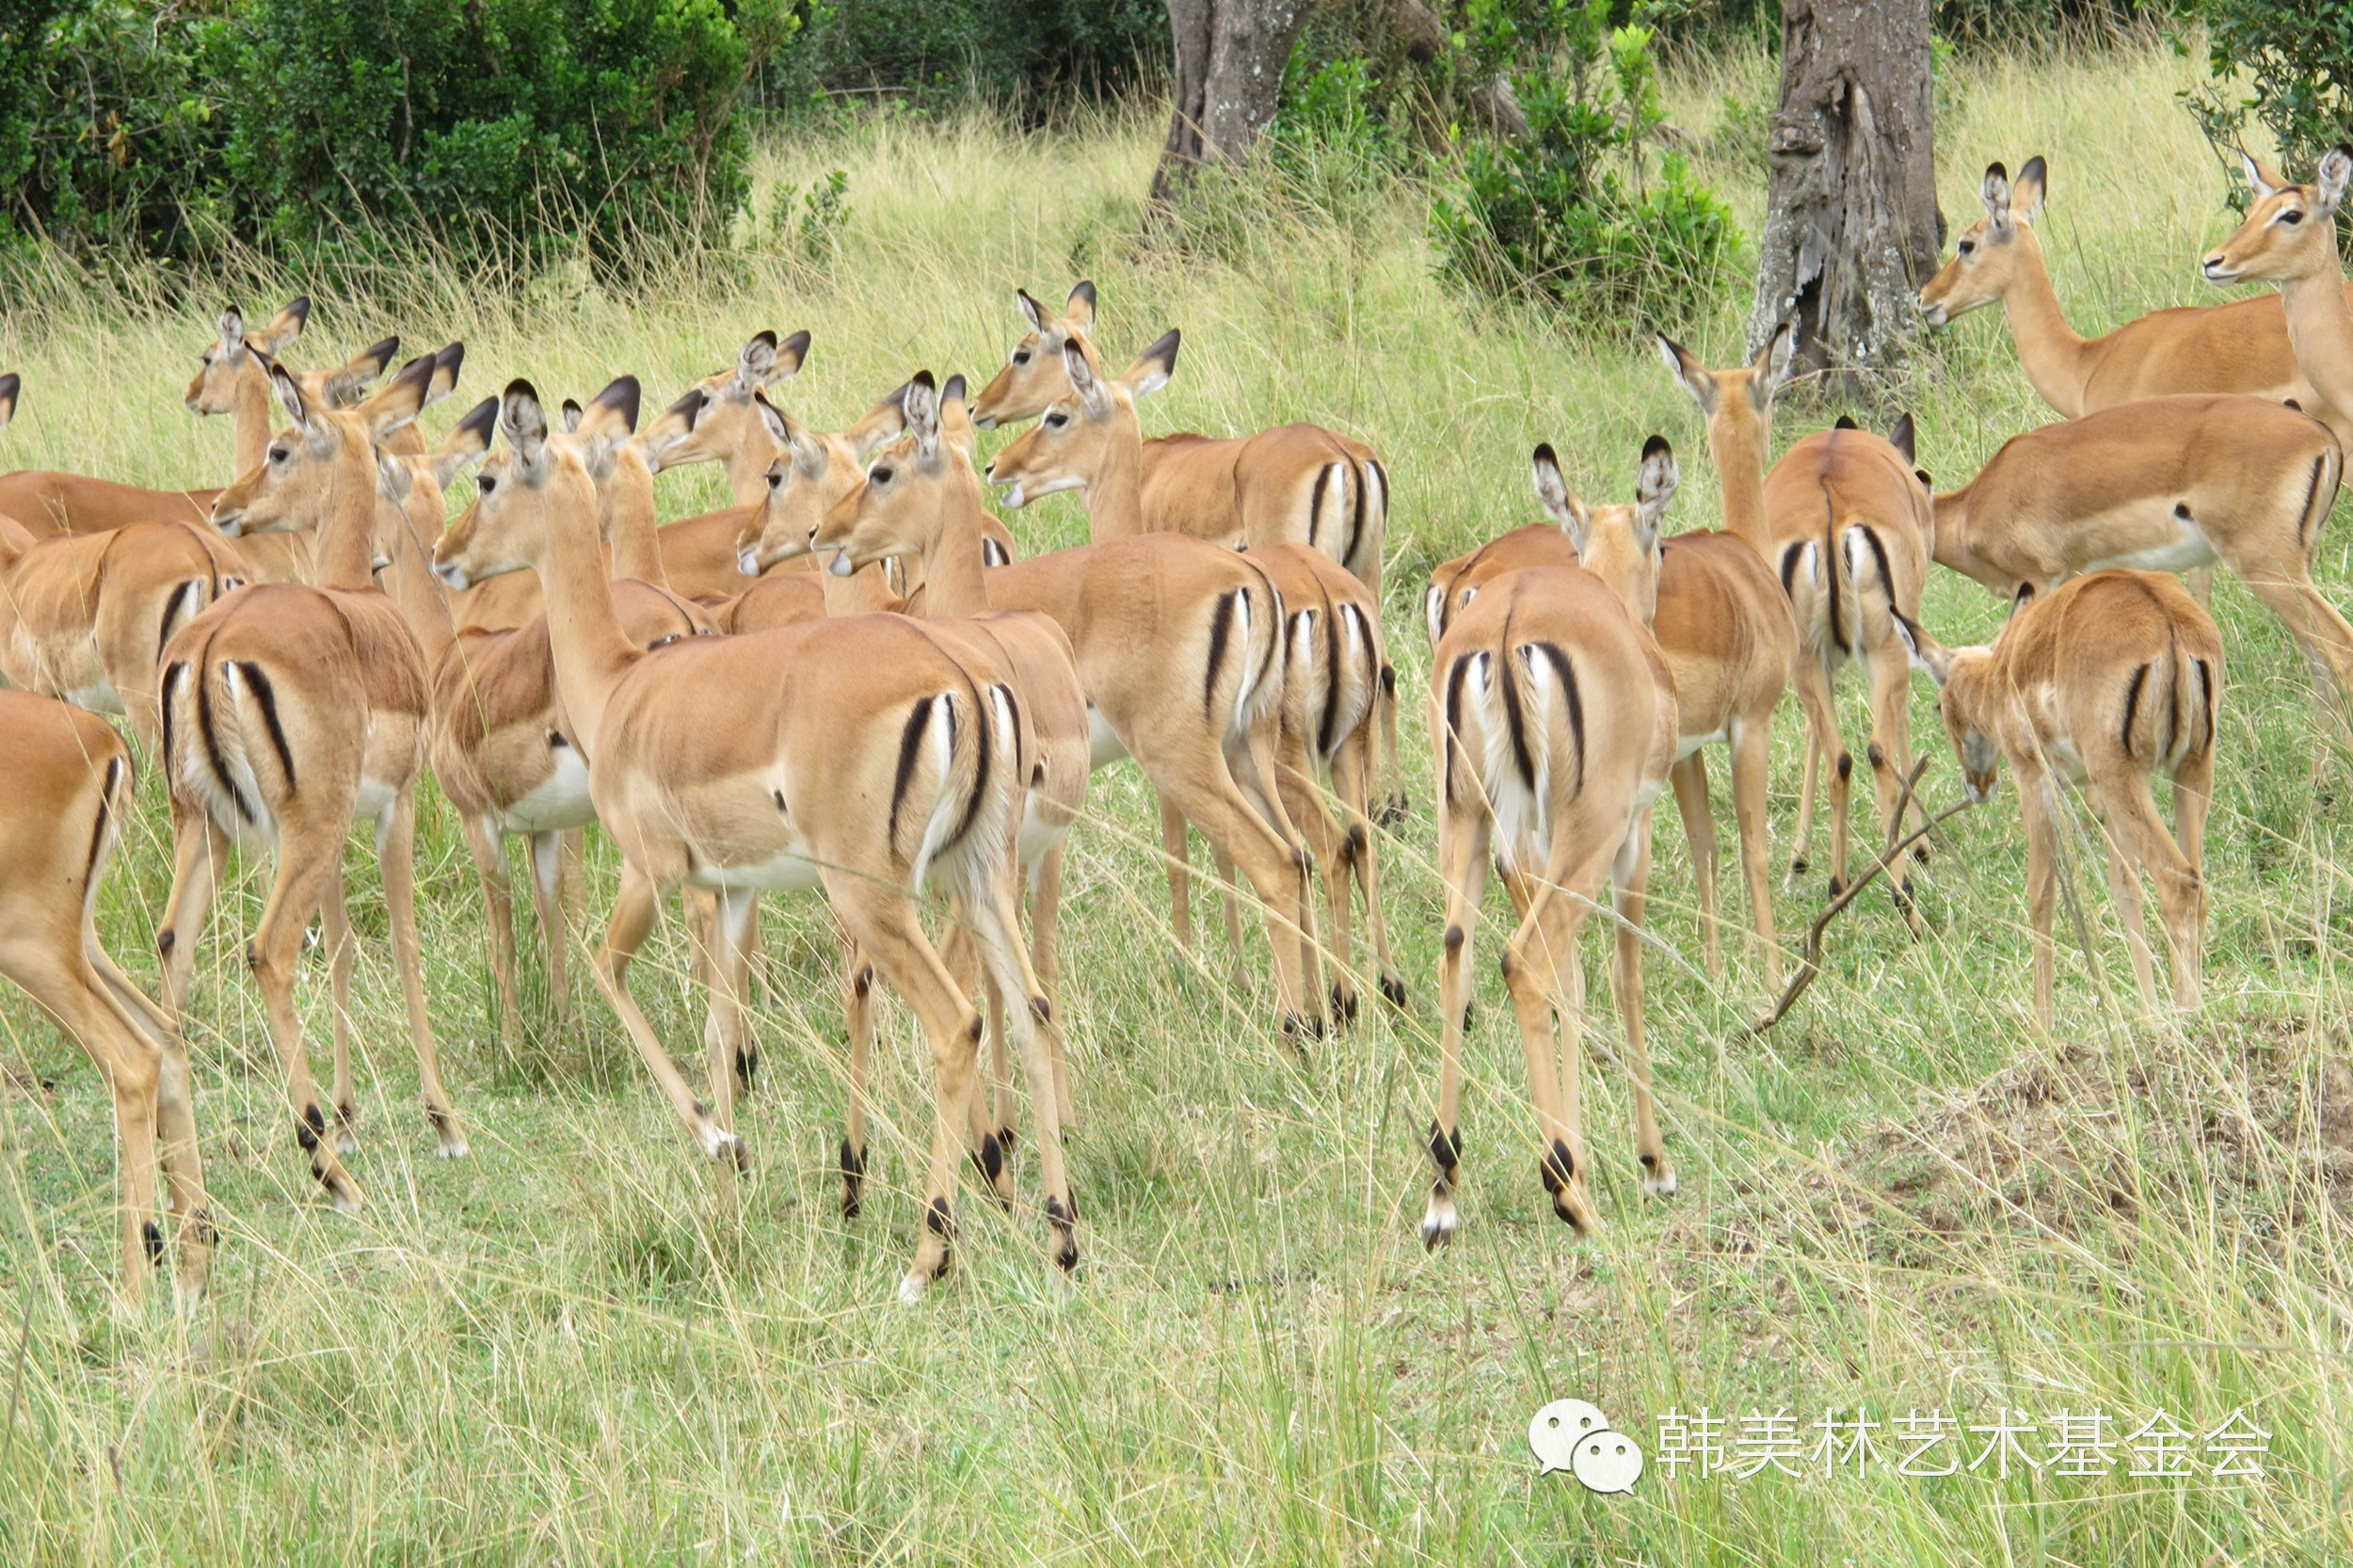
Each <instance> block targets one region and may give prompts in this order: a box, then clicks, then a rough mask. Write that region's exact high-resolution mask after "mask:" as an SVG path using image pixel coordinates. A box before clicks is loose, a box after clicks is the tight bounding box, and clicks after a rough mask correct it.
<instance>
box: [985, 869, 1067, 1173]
mask: <svg viewBox="0 0 2353 1568" xmlns="http://www.w3.org/2000/svg"><path fill="white" fill-rule="evenodd" d="M1062 857H1063V846H1062V844H1061V843H1059V842H1057V843H1056V844H1055V845H1054V847H1053V848H1051V849H1049V850H1048V851H1047V852H1046V853H1045V854H1044V855H1043V856H1039V857H1038V863H1037V870H1036V872H1034V873H1033V874H1032V879H1031V885H1030V954H1031V957H1032V961H1033V963H1034V964H1035V967H1036V968H1037V977H1038V983H1039V984H1041V985H1043V986H1045V987H1046V996H1047V999H1048V1000H1049V1001H1051V1002H1052V1003H1053V1005H1054V1006H1056V1007H1060V1006H1061V1005H1062V955H1061V952H1060V949H1059V946H1058V941H1059V933H1060V932H1061V930H1062ZM1048 1045H1050V1046H1051V1047H1052V1048H1053V1051H1054V1106H1055V1110H1056V1112H1057V1113H1058V1114H1060V1116H1061V1117H1062V1126H1063V1131H1064V1133H1065V1134H1067V1133H1068V1132H1070V1131H1071V1130H1072V1129H1073V1128H1076V1127H1077V1126H1078V1125H1079V1124H1078V1118H1077V1116H1076V1115H1074V1114H1073V1113H1072V1111H1071V1108H1070V1061H1069V1054H1068V1052H1067V1051H1066V1050H1065V1049H1064V1046H1063V1038H1062V1031H1061V1030H1060V1029H1056V1030H1054V1031H1052V1032H1050V1033H1049V1034H1048ZM998 1130H999V1131H1000V1133H1004V1132H1009V1131H1011V1130H1012V1129H1011V1128H1009V1127H1007V1128H999V1129H998ZM1005 1146H1006V1147H1007V1148H1009V1149H1010V1148H1011V1147H1012V1146H1013V1145H1012V1144H1011V1143H1010V1142H1008V1143H1007V1144H1006V1145H1005Z"/></svg>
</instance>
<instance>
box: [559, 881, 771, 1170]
mask: <svg viewBox="0 0 2353 1568" xmlns="http://www.w3.org/2000/svg"><path fill="white" fill-rule="evenodd" d="M660 909H661V891H660V889H659V888H656V887H655V886H654V884H653V882H652V879H650V878H649V877H648V876H647V875H646V873H645V872H642V871H639V870H638V869H637V868H636V867H635V866H634V865H632V864H631V863H630V862H629V861H628V860H626V859H624V860H623V861H622V862H621V890H620V894H619V896H618V897H617V898H616V900H615V901H614V904H613V918H612V919H611V920H608V921H607V922H606V923H605V928H604V941H603V944H602V945H601V946H600V949H599V950H598V952H597V962H596V969H595V973H596V978H597V989H598V990H600V991H601V992H602V993H603V994H604V1000H605V1002H606V1005H608V1006H610V1007H611V1008H612V1009H613V1011H614V1013H615V1015H616V1016H618V1017H619V1018H620V1020H621V1027H622V1028H623V1029H624V1030H626V1031H628V1032H629V1038H630V1043H631V1044H632V1045H634V1046H635V1047H636V1048H637V1054H638V1056H639V1057H640V1058H642V1059H643V1060H644V1062H645V1064H646V1066H647V1069H648V1071H650V1072H651V1073H652V1074H653V1080H654V1082H655V1083H657V1084H659V1085H660V1086H661V1088H662V1092H663V1094H664V1095H665V1096H668V1097H669V1101H670V1107H671V1109H672V1110H674V1111H676V1112H678V1116H679V1120H680V1121H681V1122H683V1123H685V1124H686V1130H687V1131H688V1132H689V1133H690V1134H692V1135H693V1136H694V1139H695V1141H696V1143H697V1144H700V1145H701V1146H702V1151H703V1153H704V1154H705V1155H707V1156H709V1157H710V1158H711V1159H712V1160H716V1159H718V1158H720V1157H721V1156H722V1155H726V1156H728V1157H730V1158H732V1159H733V1160H735V1162H736V1163H737V1164H738V1165H739V1166H741V1165H742V1164H744V1145H743V1144H742V1142H741V1141H740V1140H738V1139H737V1138H736V1136H735V1134H734V1133H732V1132H730V1131H728V1129H727V1128H723V1127H721V1126H720V1125H719V1124H718V1123H717V1122H715V1121H713V1120H712V1117H711V1112H709V1111H708V1110H706V1109H705V1108H704V1106H703V1103H702V1101H700V1100H698V1099H696V1097H695V1091H694V1090H693V1089H691V1088H689V1087H688V1086H687V1082H686V1078H685V1075H684V1074H682V1073H680V1071H679V1070H678V1064H677V1063H675V1062H673V1061H671V1060H670V1053H669V1052H668V1051H666V1050H664V1049H663V1048H662V1039H661V1036H659V1035H657V1034H656V1033H655V1032H654V1030H653V1025H652V1024H650V1023H648V1021H647V1019H646V1015H645V1012H644V1010H643V1009H641V1008H640V1007H639V1006H638V1005H637V999H636V998H635V997H634V996H632V995H631V994H630V989H629V966H630V961H631V960H632V958H634V957H636V956H637V950H638V949H639V948H641V947H643V946H645V945H646V937H647V936H648V934H650V933H651V932H652V930H653V923H654V918H655V916H656V915H657V914H658V913H659V912H660Z"/></svg>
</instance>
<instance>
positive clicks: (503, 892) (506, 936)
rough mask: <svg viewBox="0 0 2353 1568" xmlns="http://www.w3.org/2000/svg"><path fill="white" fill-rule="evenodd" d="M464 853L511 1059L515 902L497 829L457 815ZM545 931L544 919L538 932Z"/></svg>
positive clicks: (518, 1029) (515, 1016) (516, 1039)
mask: <svg viewBox="0 0 2353 1568" xmlns="http://www.w3.org/2000/svg"><path fill="white" fill-rule="evenodd" d="M458 821H459V824H460V826H461V828H462V830H463V832H464V834H465V838H466V853H467V854H469V855H471V856H473V869H474V875H475V877H476V878H477V879H478V880H479V881H480V882H481V884H482V914H483V919H484V920H485V922H486V923H487V924H488V926H489V928H490V979H491V982H492V984H494V985H495V986H496V987H497V989H498V999H499V1040H500V1042H501V1044H503V1045H504V1046H505V1048H506V1054H507V1055H508V1056H510V1057H511V1056H513V1055H514V1054H515V1053H516V1052H517V1051H518V1050H519V1049H520V1048H521V1046H522V1004H521V1001H520V998H519V997H518V996H517V994H516V990H515V900H514V897H513V895H512V894H511V893H510V892H509V891H508V890H507V886H506V857H505V856H504V853H502V851H501V849H500V845H499V834H498V828H497V826H496V825H495V824H493V823H492V822H491V821H490V819H489V818H488V816H487V815H485V816H474V815H472V814H471V813H465V812H461V813H459V816H458ZM545 930H546V926H545V922H544V920H542V924H541V932H542V934H543V935H544V934H545Z"/></svg>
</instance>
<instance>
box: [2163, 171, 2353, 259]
mask: <svg viewBox="0 0 2353 1568" xmlns="http://www.w3.org/2000/svg"><path fill="white" fill-rule="evenodd" d="M2239 161H2240V163H2241V164H2242V165H2244V166H2245V168H2246V170H2247V184H2248V185H2249V187H2250V188H2251V189H2252V190H2253V191H2254V194H2255V200H2254V204H2253V205H2252V206H2250V207H2249V208H2248V209H2247V221H2246V222H2244V223H2242V224H2240V225H2239V226H2238V230H2237V232H2234V233H2233V234H2232V235H2231V237H2230V238H2229V239H2226V240H2224V241H2223V242H2222V243H2221V244H2220V245H2218V246H2217V247H2215V248H2214V249H2213V250H2211V251H2209V252H2208V253H2207V255H2206V259H2205V261H2203V262H2202V263H2201V264H2200V270H2201V271H2202V272H2203V273H2204V274H2205V275H2206V281H2208V282H2209V283H2223V284H2230V283H2244V282H2248V281H2250V280H2256V279H2268V280H2274V281H2279V282H2288V281H2292V280H2296V279H2298V278H2312V277H2319V276H2323V275H2325V276H2327V277H2329V278H2334V277H2336V276H2337V268H2338V263H2337V245H2336V236H2337V222H2336V218H2337V209H2338V208H2339V207H2340V206H2342V205H2343V204H2344V202H2345V187H2346V185H2348V184H2353V145H2347V144H2346V143H2344V142H2339V143H2338V144H2337V145H2336V146H2334V147H2332V148H2330V149H2329V151H2328V152H2325V153H2323V154H2322V155H2321V159H2320V168H2319V169H2318V170H2317V171H2316V172H2315V173H2314V174H2313V181H2312V184H2307V185H2292V184H2288V183H2287V182H2286V181H2284V180H2282V179H2281V178H2280V177H2279V176H2278V175H2276V174H2273V173H2271V172H2270V171H2269V170H2267V169H2265V168H2264V167H2263V165H2261V164H2259V163H2257V162H2256V161H2255V160H2254V159H2252V158H2250V157H2249V156H2248V155H2247V154H2246V153H2244V152H2242V153H2240V154H2239Z"/></svg>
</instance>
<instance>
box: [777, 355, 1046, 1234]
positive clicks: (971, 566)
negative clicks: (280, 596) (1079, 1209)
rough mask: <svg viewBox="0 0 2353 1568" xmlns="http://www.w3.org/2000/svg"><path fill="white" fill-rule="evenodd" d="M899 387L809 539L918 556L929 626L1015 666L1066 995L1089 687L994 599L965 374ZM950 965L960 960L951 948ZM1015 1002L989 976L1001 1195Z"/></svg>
mask: <svg viewBox="0 0 2353 1568" xmlns="http://www.w3.org/2000/svg"><path fill="white" fill-rule="evenodd" d="M963 399H964V377H962V376H952V377H951V378H950V379H949V382H948V385H947V387H946V388H945V389H944V391H943V390H942V389H940V388H938V387H937V386H936V383H935V382H934V380H933V378H932V375H931V372H929V371H919V372H917V373H916V376H915V378H914V379H913V380H912V381H910V382H908V383H907V385H906V387H905V388H904V409H905V413H906V421H907V436H906V439H905V440H903V441H900V442H898V443H897V444H895V445H893V446H890V447H888V448H887V449H885V450H884V451H883V453H882V454H881V455H880V456H877V457H876V458H875V459H874V462H873V464H872V467H871V468H870V469H869V470H868V471H867V474H866V477H865V479H864V480H863V481H862V482H861V483H860V484H858V485H857V486H856V488H854V489H852V490H851V491H850V493H849V494H847V495H845V496H843V497H842V498H841V500H840V501H839V502H838V503H836V504H834V505H833V507H832V508H831V509H829V510H828V511H827V512H826V513H825V514H824V517H823V518H822V519H820V520H819V521H818V522H817V524H816V527H815V528H814V530H813V531H812V532H811V533H809V534H808V536H806V540H807V547H808V549H810V550H811V551H813V552H814V553H815V555H816V558H817V559H818V560H819V561H821V562H824V564H825V567H826V576H827V581H828V582H829V583H845V582H849V581H854V580H855V575H856V573H857V572H859V571H861V570H863V569H865V568H869V567H871V566H872V565H875V564H878V563H880V562H882V561H885V560H890V559H898V558H902V557H905V558H911V559H914V560H916V561H919V562H920V565H921V568H922V578H923V594H922V603H921V606H920V609H921V613H922V615H923V616H924V617H925V625H926V626H927V627H928V628H930V629H931V630H932V631H933V632H935V633H936V634H937V635H938V636H940V637H941V638H943V639H945V640H946V642H947V646H948V647H949V648H951V649H960V648H966V647H967V646H968V645H969V646H971V647H972V648H973V649H974V650H975V651H976V652H977V653H978V654H979V655H980V656H981V657H984V658H985V659H988V660H990V661H991V662H996V663H1000V664H1003V666H1004V667H1005V668H1006V669H1007V670H1008V671H1009V672H1010V673H1011V675H1012V677H1013V691H1014V695H1015V696H1016V697H1017V698H1018V699H1019V701H1020V703H1021V705H1022V708H1023V710H1024V712H1026V713H1027V714H1028V716H1029V720H1030V724H1031V727H1032V729H1033V730H1034V732H1035V734H1036V737H1037V752H1036V762H1035V764H1034V766H1033V767H1032V772H1031V774H1030V776H1029V777H1028V779H1027V780H1026V783H1025V788H1026V791H1027V801H1026V805H1025V808H1024V810H1023V815H1022V820H1021V835H1020V838H1019V840H1018V841H1017V843H1016V855H1017V857H1018V859H1019V861H1020V864H1021V867H1022V869H1023V871H1024V872H1026V873H1027V876H1028V879H1029V884H1030V888H1031V913H1030V930H1031V937H1030V952H1031V956H1032V961H1033V963H1034V964H1035V966H1036V968H1037V973H1038V979H1039V982H1040V983H1041V984H1043V985H1044V987H1045V989H1046V994H1047V996H1048V999H1049V1000H1053V1001H1054V1002H1055V1004H1056V1005H1057V1006H1059V1005H1060V1001H1061V992H1060V989H1059V986H1058V981H1059V977H1060V969H1061V963H1060V959H1059V957H1058V954H1057V948H1056V943H1055V934H1056V931H1057V928H1058V926H1059V923H1060V915H1061V903H1062V863H1063V842H1064V839H1065V838H1066V837H1067V836H1068V834H1069V831H1070V824H1072V823H1073V822H1075V821H1077V820H1078V815H1079V812H1080V808H1083V807H1084V806H1085V804H1086V785H1087V775H1088V773H1089V772H1090V771H1091V768H1092V756H1091V752H1092V746H1091V742H1090V735H1089V726H1088V722H1087V702H1086V696H1085V693H1084V692H1083V691H1082V690H1081V689H1080V684H1079V670H1078V665H1077V663H1076V657H1075V655H1074V654H1073V652H1072V650H1071V646H1070V639H1069V638H1068V637H1067V636H1065V635H1064V632H1063V630H1062V628H1061V627H1060V626H1058V625H1056V624H1055V623H1054V621H1053V620H1052V619H1050V618H1049V617H1048V616H1042V615H1037V614H1034V613H1027V612H1006V611H998V612H996V613H994V614H991V613H990V611H989V596H988V591H987V584H986V580H985V574H984V553H983V547H984V540H985V538H986V535H985V534H984V533H983V532H982V528H981V520H982V518H983V517H984V515H986V513H987V510H988V507H987V504H986V502H985V500H984V498H983V495H982V491H981V486H980V480H979V477H978V475H976V474H975V473H974V472H973V471H972V457H971V453H970V451H969V450H968V448H965V447H960V446H959V445H958V444H957V442H956V441H955V440H954V439H953V437H952V435H949V434H947V433H945V432H944V431H943V426H944V425H952V424H960V423H963V413H962V408H963ZM771 418H772V419H774V420H775V421H776V424H777V435H778V439H779V443H780V444H785V443H787V442H789V440H790V435H789V432H788V431H787V429H786V428H785V427H784V425H785V422H784V420H783V416H781V415H778V414H775V413H774V412H773V410H772V411H771ZM837 613H839V612H838V611H837ZM958 935H959V936H961V931H959V933H958ZM952 945H957V946H960V945H961V943H960V942H959V943H955V944H952ZM862 964H863V960H862V959H860V958H855V957H854V958H853V960H852V968H851V982H850V987H849V1004H850V1008H849V1010H850V1046H851V1055H850V1073H851V1079H850V1087H851V1096H852V1098H851V1106H852V1124H851V1136H850V1139H849V1142H848V1144H846V1145H845V1146H844V1148H843V1150H842V1157H841V1170H842V1179H843V1183H844V1192H843V1207H844V1208H846V1209H849V1210H851V1211H853V1212H854V1211H855V1210H856V1205H857V1182H858V1178H859V1175H860V1173H861V1172H862V1171H863V1170H864V1169H865V1163H866V1142H865V1136H864V1111H863V1107H862V1102H863V1100H864V1098H865V1093H866V1063H867V1055H868V1052H869V1050H870V1049H871V1046H872V1029H871V1026H870V1020H869V1015H868V1009H867V1007H866V994H867V993H866V985H865V983H864V982H863V980H862V979H861V976H862V974H863V968H862ZM952 968H958V969H959V970H961V969H962V968H964V966H963V965H961V964H957V963H954V962H953V961H952ZM1006 1000H1009V999H1005V998H1002V997H1000V996H998V995H996V994H995V990H994V987H993V986H992V987H991V991H990V996H989V1003H990V1012H989V1018H990V1020H991V1021H990V1024H989V1028H990V1032H991V1035H992V1039H993V1043H994V1045H995V1051H994V1062H995V1071H994V1074H993V1080H994V1089H995V1094H994V1096H993V1101H994V1110H995V1115H994V1117H993V1119H991V1120H990V1121H989V1122H988V1123H987V1125H985V1126H983V1127H981V1128H978V1129H977V1130H978V1131H979V1133H980V1139H981V1142H980V1155H981V1168H982V1170H983V1172H984V1174H985V1175H986V1176H988V1178H989V1180H990V1181H991V1182H992V1183H998V1184H1000V1195H1001V1194H1002V1193H1003V1192H1004V1189H1003V1187H1002V1186H1001V1182H1002V1180H1003V1174H1002V1173H1003V1158H1002V1157H1003V1154H1004V1152H1005V1151H1007V1150H1008V1149H1010V1147H1011V1140H1012V1137H1013V1127H1012V1120H1011V1117H1010V1115H1009V1113H1008V1112H1009V1107H1008V1106H1007V1103H1006V1099H1005V1091H1006V1089H1007V1088H1008V1086H1009V1085H1008V1082H1007V1075H1006V1071H1005V1058H1004V1034H1003V1031H1002V1027H1001V1025H1000V1024H999V1023H998V1022H997V1021H996V1020H998V1019H1000V1018H1001V1017H1002V1016H1003V1014H1004V1004H1005V1002H1006ZM1052 1092H1053V1094H1054V1096H1055V1102H1056V1105H1057V1107H1058V1111H1059V1115H1060V1119H1061V1122H1062V1125H1063V1126H1064V1127H1068V1126H1069V1125H1070V1122H1071V1105H1070V1090H1069V1072H1068V1068H1067V1066H1066V1064H1064V1062H1063V1060H1062V1059H1061V1057H1060V1055H1059V1054H1057V1055H1056V1057H1055V1059H1054V1063H1053V1083H1052ZM975 1109H976V1111H977V1110H978V1107H977V1105H976V1107H975Z"/></svg>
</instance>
